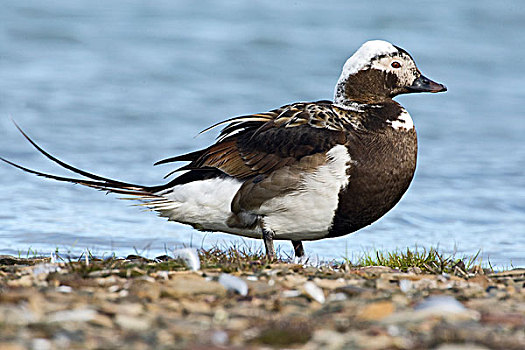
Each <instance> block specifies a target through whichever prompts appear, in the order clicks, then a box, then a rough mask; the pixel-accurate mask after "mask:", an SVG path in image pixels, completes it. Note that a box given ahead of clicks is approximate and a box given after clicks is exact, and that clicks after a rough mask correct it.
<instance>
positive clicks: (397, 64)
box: [391, 61, 401, 68]
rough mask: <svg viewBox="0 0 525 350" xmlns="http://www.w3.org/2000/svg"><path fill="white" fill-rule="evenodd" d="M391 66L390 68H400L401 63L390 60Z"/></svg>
mask: <svg viewBox="0 0 525 350" xmlns="http://www.w3.org/2000/svg"><path fill="white" fill-rule="evenodd" d="M391 66H392V68H401V63H399V62H398V61H394V62H392V64H391Z"/></svg>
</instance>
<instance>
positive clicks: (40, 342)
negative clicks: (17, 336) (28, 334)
mask: <svg viewBox="0 0 525 350" xmlns="http://www.w3.org/2000/svg"><path fill="white" fill-rule="evenodd" d="M52 348H53V347H52V344H51V342H50V341H49V340H47V339H45V338H35V339H33V341H32V342H31V349H34V350H48V349H49V350H51V349H52Z"/></svg>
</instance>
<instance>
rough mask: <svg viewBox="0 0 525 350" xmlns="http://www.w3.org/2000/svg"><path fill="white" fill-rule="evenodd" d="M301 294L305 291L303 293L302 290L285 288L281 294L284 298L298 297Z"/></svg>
mask: <svg viewBox="0 0 525 350" xmlns="http://www.w3.org/2000/svg"><path fill="white" fill-rule="evenodd" d="M301 294H303V293H301V291H300V290H297V289H292V290H283V292H282V293H281V296H282V297H283V298H297V297H298V296H300V295H301Z"/></svg>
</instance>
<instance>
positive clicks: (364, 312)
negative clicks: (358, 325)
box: [357, 301, 395, 321]
mask: <svg viewBox="0 0 525 350" xmlns="http://www.w3.org/2000/svg"><path fill="white" fill-rule="evenodd" d="M394 309H395V307H394V304H393V303H392V302H390V301H378V302H375V303H371V304H368V305H366V306H365V307H364V308H363V309H361V311H359V313H358V314H357V317H358V318H360V319H362V320H365V321H377V320H381V319H383V318H385V317H387V316H389V315H390V314H391V313H393V312H394Z"/></svg>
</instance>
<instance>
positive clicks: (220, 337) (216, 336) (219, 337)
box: [211, 331, 229, 346]
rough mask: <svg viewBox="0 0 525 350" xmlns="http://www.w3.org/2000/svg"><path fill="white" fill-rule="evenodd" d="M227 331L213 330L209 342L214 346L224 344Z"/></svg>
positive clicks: (226, 338)
mask: <svg viewBox="0 0 525 350" xmlns="http://www.w3.org/2000/svg"><path fill="white" fill-rule="evenodd" d="M228 341H229V337H228V333H226V332H224V331H215V332H213V333H212V335H211V343H212V344H213V345H215V346H225V345H227V344H228Z"/></svg>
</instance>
